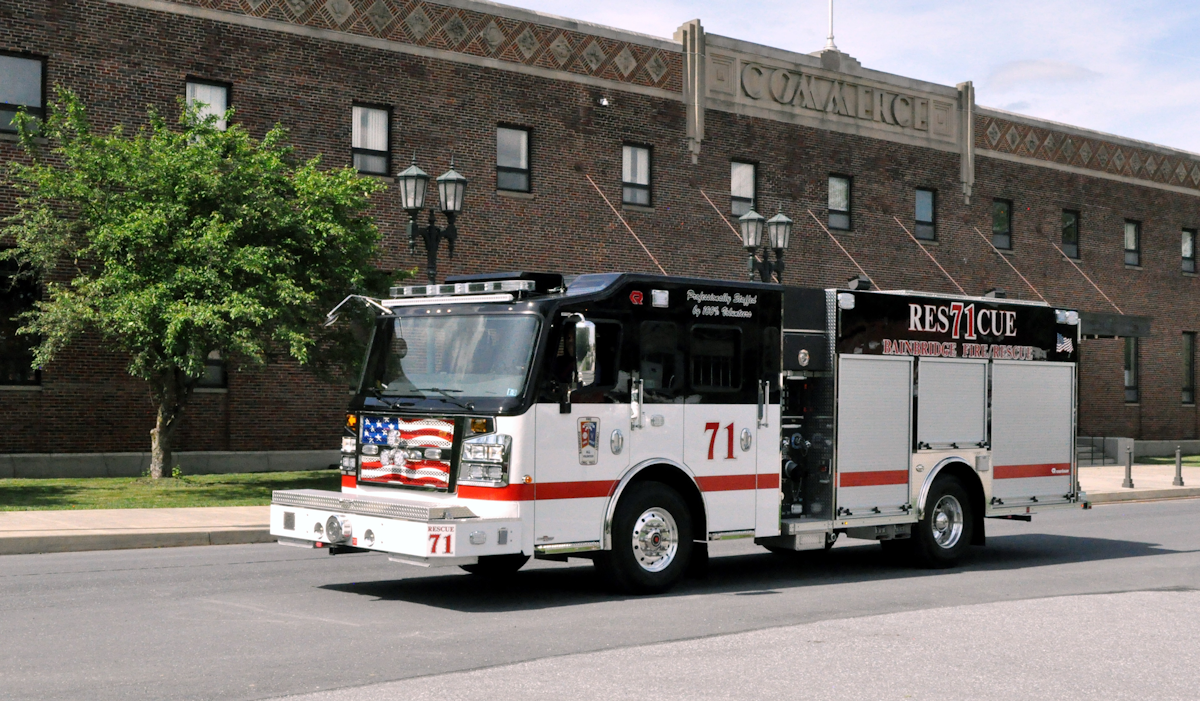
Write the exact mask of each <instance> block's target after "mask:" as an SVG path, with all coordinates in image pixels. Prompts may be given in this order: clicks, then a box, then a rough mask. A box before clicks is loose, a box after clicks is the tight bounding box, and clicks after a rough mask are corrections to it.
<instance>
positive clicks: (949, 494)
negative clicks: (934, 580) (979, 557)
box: [912, 477, 975, 567]
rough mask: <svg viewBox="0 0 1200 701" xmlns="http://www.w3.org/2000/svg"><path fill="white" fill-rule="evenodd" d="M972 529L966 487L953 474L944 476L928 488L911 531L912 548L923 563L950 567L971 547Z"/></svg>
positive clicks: (970, 509)
mask: <svg viewBox="0 0 1200 701" xmlns="http://www.w3.org/2000/svg"><path fill="white" fill-rule="evenodd" d="M974 529H975V514H974V513H973V512H972V507H971V499H970V497H969V496H968V495H967V490H966V489H964V488H963V486H962V483H960V482H959V481H958V480H957V479H955V478H954V477H943V478H941V479H938V480H937V481H936V482H934V483H933V487H932V488H931V489H930V490H929V498H928V499H927V500H926V501H925V514H924V515H923V516H922V517H921V520H920V522H919V523H918V524H917V528H916V533H914V534H913V539H912V548H913V552H914V554H916V556H917V560H918V561H919V562H920V563H921V564H923V565H925V566H926V567H949V566H951V565H953V564H954V563H955V562H957V561H958V560H959V559H960V558H961V557H962V556H963V555H965V554H966V552H967V550H968V549H969V548H970V547H971V539H972V536H973V535H974Z"/></svg>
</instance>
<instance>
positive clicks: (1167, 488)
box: [1079, 465, 1200, 504]
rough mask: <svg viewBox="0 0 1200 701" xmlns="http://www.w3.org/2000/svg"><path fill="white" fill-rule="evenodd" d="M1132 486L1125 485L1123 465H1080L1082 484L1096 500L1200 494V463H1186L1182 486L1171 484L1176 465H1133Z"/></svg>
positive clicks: (1180, 496)
mask: <svg viewBox="0 0 1200 701" xmlns="http://www.w3.org/2000/svg"><path fill="white" fill-rule="evenodd" d="M1132 474H1133V486H1134V488H1133V489H1125V488H1124V487H1122V486H1121V483H1122V482H1124V481H1125V466H1124V465H1105V466H1103V467H1099V466H1097V467H1081V468H1079V486H1080V487H1082V488H1083V491H1084V492H1085V493H1086V494H1087V496H1088V501H1090V502H1092V503H1093V504H1103V503H1106V502H1114V501H1146V500H1150V499H1181V498H1184V497H1200V467H1189V466H1187V465H1184V466H1183V484H1184V486H1182V487H1175V486H1172V485H1171V481H1172V480H1174V479H1175V466H1174V465H1134V466H1133V473H1132Z"/></svg>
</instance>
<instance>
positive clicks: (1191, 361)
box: [1183, 331, 1196, 404]
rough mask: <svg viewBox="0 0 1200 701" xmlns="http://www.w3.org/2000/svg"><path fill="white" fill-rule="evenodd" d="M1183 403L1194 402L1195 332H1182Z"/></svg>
mask: <svg viewBox="0 0 1200 701" xmlns="http://www.w3.org/2000/svg"><path fill="white" fill-rule="evenodd" d="M1183 403H1184V404H1195V403H1196V332H1195V331H1184V332H1183Z"/></svg>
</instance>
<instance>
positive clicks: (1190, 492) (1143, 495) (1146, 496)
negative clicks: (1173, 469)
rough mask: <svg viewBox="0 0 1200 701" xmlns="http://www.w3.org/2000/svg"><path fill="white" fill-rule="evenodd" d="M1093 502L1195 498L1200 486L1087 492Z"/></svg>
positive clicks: (1199, 492)
mask: <svg viewBox="0 0 1200 701" xmlns="http://www.w3.org/2000/svg"><path fill="white" fill-rule="evenodd" d="M1087 497H1088V501H1089V502H1091V503H1093V504H1111V503H1113V502H1119V501H1160V500H1163V499H1194V498H1196V497H1200V487H1172V488H1170V489H1130V490H1129V491H1124V492H1087Z"/></svg>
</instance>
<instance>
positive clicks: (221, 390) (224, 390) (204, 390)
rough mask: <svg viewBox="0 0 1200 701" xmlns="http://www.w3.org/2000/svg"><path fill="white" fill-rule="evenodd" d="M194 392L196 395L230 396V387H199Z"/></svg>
mask: <svg viewBox="0 0 1200 701" xmlns="http://www.w3.org/2000/svg"><path fill="white" fill-rule="evenodd" d="M192 391H193V392H194V393H196V394H229V388H228V387H197V388H196V389H194V390H192Z"/></svg>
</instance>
